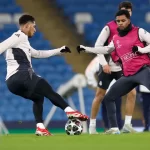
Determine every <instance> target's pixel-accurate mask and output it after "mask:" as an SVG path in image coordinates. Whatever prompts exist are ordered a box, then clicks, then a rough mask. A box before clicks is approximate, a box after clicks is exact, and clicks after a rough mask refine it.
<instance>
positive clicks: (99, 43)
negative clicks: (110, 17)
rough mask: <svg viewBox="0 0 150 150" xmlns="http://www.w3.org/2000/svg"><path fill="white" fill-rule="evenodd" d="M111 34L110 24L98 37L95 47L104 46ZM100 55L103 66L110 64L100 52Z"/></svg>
mask: <svg viewBox="0 0 150 150" xmlns="http://www.w3.org/2000/svg"><path fill="white" fill-rule="evenodd" d="M109 35H110V29H109V27H108V26H105V27H104V28H103V29H102V31H101V33H100V34H99V36H98V38H97V41H96V43H95V47H99V46H103V45H104V44H105V42H106V41H107V39H108V37H109ZM98 57H99V61H100V64H101V65H102V66H105V65H107V64H108V63H107V61H106V59H105V57H104V55H103V54H98Z"/></svg>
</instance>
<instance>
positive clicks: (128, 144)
mask: <svg viewBox="0 0 150 150" xmlns="http://www.w3.org/2000/svg"><path fill="white" fill-rule="evenodd" d="M0 150H150V133H137V134H121V135H103V134H99V135H89V134H82V135H78V136H68V135H66V134H55V135H54V136H50V137H44V136H43V137H38V136H35V135H34V134H9V135H0Z"/></svg>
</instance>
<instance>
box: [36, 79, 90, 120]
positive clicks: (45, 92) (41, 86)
mask: <svg viewBox="0 0 150 150" xmlns="http://www.w3.org/2000/svg"><path fill="white" fill-rule="evenodd" d="M34 93H36V94H40V95H42V96H44V97H46V98H48V99H49V100H50V101H51V102H52V103H53V104H54V105H55V106H57V107H59V108H61V109H62V110H64V111H65V112H66V114H67V116H68V118H78V119H80V120H81V121H86V120H87V119H88V116H86V115H83V114H81V113H80V112H78V111H74V110H73V109H72V108H71V107H70V106H69V105H68V104H67V102H66V101H65V100H64V99H63V98H62V97H61V96H60V95H59V94H58V93H56V92H55V91H54V90H53V89H52V87H51V86H50V85H49V84H48V82H47V81H46V80H44V79H43V78H41V79H40V80H39V81H38V83H37V84H36V87H35V89H34Z"/></svg>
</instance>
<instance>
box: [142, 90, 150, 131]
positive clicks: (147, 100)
mask: <svg viewBox="0 0 150 150" xmlns="http://www.w3.org/2000/svg"><path fill="white" fill-rule="evenodd" d="M141 96H142V99H143V116H144V122H145V128H144V131H149V125H150V123H149V113H150V94H149V93H142V94H141Z"/></svg>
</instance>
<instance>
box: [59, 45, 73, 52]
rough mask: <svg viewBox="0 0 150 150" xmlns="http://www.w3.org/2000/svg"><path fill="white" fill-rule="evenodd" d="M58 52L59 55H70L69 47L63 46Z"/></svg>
mask: <svg viewBox="0 0 150 150" xmlns="http://www.w3.org/2000/svg"><path fill="white" fill-rule="evenodd" d="M60 52H61V53H71V50H70V49H69V47H67V46H63V47H61V50H60Z"/></svg>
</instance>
